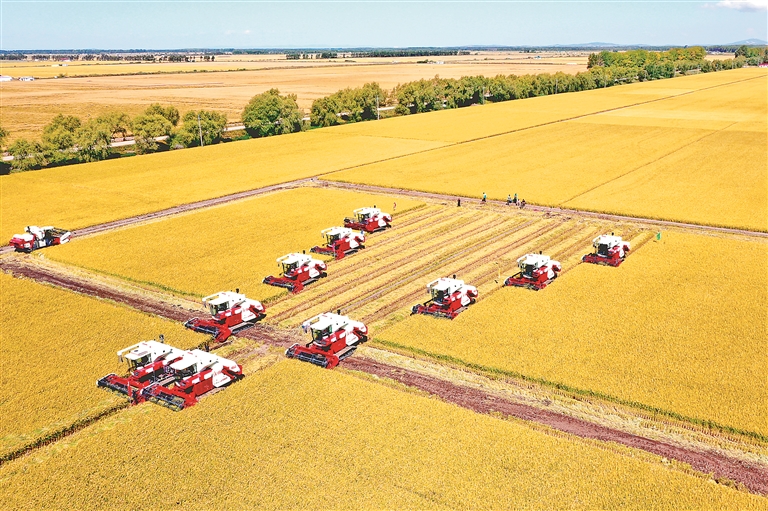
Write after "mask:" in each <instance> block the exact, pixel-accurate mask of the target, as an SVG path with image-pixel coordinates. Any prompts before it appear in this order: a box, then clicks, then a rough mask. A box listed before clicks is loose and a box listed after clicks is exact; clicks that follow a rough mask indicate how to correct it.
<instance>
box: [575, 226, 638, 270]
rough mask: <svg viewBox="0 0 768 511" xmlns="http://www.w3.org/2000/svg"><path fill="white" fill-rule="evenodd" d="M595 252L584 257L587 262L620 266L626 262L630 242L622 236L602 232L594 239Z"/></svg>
mask: <svg viewBox="0 0 768 511" xmlns="http://www.w3.org/2000/svg"><path fill="white" fill-rule="evenodd" d="M592 246H593V247H595V252H594V253H592V254H587V255H585V256H584V257H583V258H582V261H584V262H585V263H592V264H605V265H608V266H614V267H615V266H618V265H620V264H621V263H623V262H624V259H625V258H626V257H627V253H628V252H629V242H628V241H623V240H622V239H621V237H620V236H614V235H613V233H611V234H610V235H608V234H602V235H600V236H598V237H597V238H595V239H594V240H592Z"/></svg>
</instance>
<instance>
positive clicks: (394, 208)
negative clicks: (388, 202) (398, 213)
mask: <svg viewBox="0 0 768 511" xmlns="http://www.w3.org/2000/svg"><path fill="white" fill-rule="evenodd" d="M395 210H397V202H395V203H394V204H392V212H393V213H394V212H395Z"/></svg>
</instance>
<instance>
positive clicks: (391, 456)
mask: <svg viewBox="0 0 768 511" xmlns="http://www.w3.org/2000/svg"><path fill="white" fill-rule="evenodd" d="M163 460H165V461H166V462H163ZM169 460H175V461H176V462H177V463H176V464H174V463H171V461H169ZM331 476H332V479H333V480H334V481H337V483H338V484H336V485H335V486H334V488H333V490H332V491H329V487H328V484H329V477H331ZM137 488H139V489H140V491H138V490H137ZM0 494H2V495H3V496H4V502H3V507H4V508H5V509H8V510H12V509H38V508H54V509H60V508H76V509H84V510H86V509H105V508H107V509H113V508H119V509H126V508H127V509H134V508H141V509H175V508H189V507H199V508H202V509H208V508H215V509H244V508H246V509H295V508H301V509H384V508H397V509H403V508H408V509H433V508H441V509H442V508H454V509H455V508H457V507H461V508H467V509H471V508H494V509H523V508H525V509H527V508H531V507H535V508H539V509H554V508H571V507H575V508H590V509H596V508H600V509H605V508H617V507H627V506H629V507H634V508H638V509H650V508H654V509H656V508H664V509H710V508H714V509H723V508H729V509H753V508H760V507H764V501H763V499H762V498H760V497H757V496H754V495H749V494H746V493H744V492H740V491H737V490H734V489H732V488H728V487H726V486H722V485H716V484H711V483H710V482H708V481H707V480H705V479H704V478H700V477H695V476H691V475H688V474H686V473H684V472H682V471H679V470H676V469H674V468H669V467H667V466H665V465H664V464H662V463H661V461H660V459H659V458H657V457H655V456H651V455H646V454H643V453H641V452H637V451H630V450H629V449H623V448H611V449H606V448H598V447H595V446H594V445H592V444H590V443H588V442H582V441H579V440H573V438H572V437H562V436H551V435H548V434H546V433H543V432H541V431H536V430H533V429H530V428H529V427H527V426H525V425H523V424H521V423H518V422H509V421H504V420H500V419H497V418H494V417H490V416H487V415H480V414H476V413H473V412H471V411H469V410H465V409H461V408H458V407H456V406H454V405H450V404H446V403H443V402H440V401H438V400H435V399H428V398H425V397H421V396H418V395H415V394H413V393H408V392H402V391H399V390H395V389H393V388H390V387H388V386H385V385H380V384H378V383H374V382H372V381H367V380H364V379H361V378H358V377H354V376H352V375H349V374H345V373H344V372H343V371H340V370H339V371H326V370H322V369H319V368H317V367H315V366H311V365H310V364H305V363H302V362H297V361H284V362H280V363H278V364H276V365H274V366H272V367H270V368H267V369H264V370H262V371H259V372H257V373H254V374H252V375H249V376H246V378H245V379H243V380H242V381H240V382H238V383H236V384H234V385H232V386H230V387H227V388H226V389H224V390H222V391H221V392H219V393H217V394H216V395H215V396H212V397H211V398H204V399H203V400H202V401H201V402H200V404H198V405H197V406H195V407H193V408H190V409H188V410H184V411H183V412H180V413H174V412H171V411H169V410H167V409H164V408H161V407H159V406H156V405H154V404H151V403H146V404H143V405H140V406H138V407H135V408H132V409H130V410H125V411H121V412H120V413H119V416H117V417H113V418H109V419H106V420H105V421H102V423H100V424H98V425H95V426H92V427H89V428H87V429H84V430H82V431H79V432H77V433H76V434H74V435H73V436H71V437H68V438H66V439H64V440H62V441H60V442H58V443H57V444H55V445H52V446H48V447H44V448H43V449H41V450H39V451H37V452H36V453H35V456H27V457H23V458H20V459H17V460H14V461H12V462H10V463H7V464H5V465H4V466H2V467H0Z"/></svg>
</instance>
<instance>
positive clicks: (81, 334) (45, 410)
mask: <svg viewBox="0 0 768 511" xmlns="http://www.w3.org/2000/svg"><path fill="white" fill-rule="evenodd" d="M0 283H1V284H2V300H0V311H2V314H0V326H1V327H2V332H3V333H2V343H0V360H2V367H3V370H2V371H0V416H2V420H1V421H0V455H5V454H7V453H8V452H10V451H14V450H16V449H19V448H21V447H23V446H25V445H27V444H30V443H32V442H34V441H36V440H38V439H40V438H44V437H46V436H48V435H50V434H52V433H55V432H57V431H59V430H61V429H63V428H66V427H67V426H70V425H71V424H73V423H75V422H79V421H83V420H85V419H88V418H90V417H93V416H96V415H99V413H101V412H104V411H105V410H107V409H109V408H111V407H114V406H115V405H117V404H120V403H122V402H123V400H122V399H121V398H120V397H118V396H116V395H115V394H111V393H109V392H106V391H104V390H102V389H99V388H97V387H96V380H97V379H99V378H101V377H102V376H104V375H106V374H109V373H112V372H116V373H118V374H122V372H123V371H125V366H123V365H121V364H119V363H118V360H117V356H116V354H115V352H116V351H117V350H119V349H122V348H125V347H127V346H130V345H132V344H135V343H137V342H139V341H142V340H147V339H157V336H158V335H159V334H161V333H164V334H165V336H166V339H167V341H168V342H169V343H173V344H174V345H175V346H178V347H180V348H187V347H192V346H196V345H197V344H198V343H199V342H200V341H201V336H199V335H196V334H194V333H192V332H191V331H189V330H186V329H185V328H184V327H183V326H182V325H180V324H175V323H173V322H170V321H165V320H161V319H158V318H156V317H152V316H149V315H146V314H142V313H139V312H135V311H133V310H130V309H128V308H125V307H122V306H117V305H113V304H110V303H107V302H103V301H100V300H95V299H92V298H88V297H85V296H81V295H77V294H75V293H71V292H69V291H62V290H59V289H54V288H52V287H49V286H45V285H41V284H38V283H35V282H31V281H27V280H20V279H15V278H12V277H10V276H8V275H6V274H5V273H0Z"/></svg>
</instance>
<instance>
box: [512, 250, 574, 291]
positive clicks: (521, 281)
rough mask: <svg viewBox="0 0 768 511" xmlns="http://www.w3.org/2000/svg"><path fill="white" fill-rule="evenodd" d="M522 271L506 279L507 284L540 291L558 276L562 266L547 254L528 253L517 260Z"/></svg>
mask: <svg viewBox="0 0 768 511" xmlns="http://www.w3.org/2000/svg"><path fill="white" fill-rule="evenodd" d="M517 266H518V268H520V272H519V273H517V274H515V275H513V276H511V277H509V278H508V279H507V280H505V281H504V285H505V286H516V287H527V288H528V289H533V290H536V291H538V290H539V289H544V288H545V287H547V285H548V284H549V283H551V282H552V281H553V280H555V279H556V278H557V274H558V273H560V271H561V270H562V267H561V266H560V263H559V262H557V261H553V260H551V259H550V258H549V256H547V255H542V254H541V253H538V254H527V255H524V256H523V257H521V258H519V259H518V260H517Z"/></svg>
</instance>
